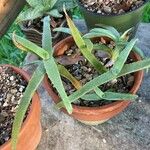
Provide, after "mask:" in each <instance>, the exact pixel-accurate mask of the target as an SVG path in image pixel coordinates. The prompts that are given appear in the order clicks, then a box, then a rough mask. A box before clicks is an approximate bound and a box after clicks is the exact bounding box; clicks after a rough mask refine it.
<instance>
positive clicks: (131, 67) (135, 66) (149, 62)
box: [117, 58, 150, 77]
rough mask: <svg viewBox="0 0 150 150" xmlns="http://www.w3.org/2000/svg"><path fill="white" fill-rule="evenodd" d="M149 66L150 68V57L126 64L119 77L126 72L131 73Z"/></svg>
mask: <svg viewBox="0 0 150 150" xmlns="http://www.w3.org/2000/svg"><path fill="white" fill-rule="evenodd" d="M147 68H150V58H148V59H145V60H142V61H138V62H134V63H130V64H126V65H124V67H123V69H122V70H121V72H120V73H119V75H118V76H117V77H121V76H124V75H126V74H130V73H133V72H137V71H140V70H144V69H147Z"/></svg>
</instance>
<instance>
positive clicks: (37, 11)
mask: <svg viewBox="0 0 150 150" xmlns="http://www.w3.org/2000/svg"><path fill="white" fill-rule="evenodd" d="M42 10H43V8H42V7H36V8H34V9H33V8H29V9H27V10H25V11H24V12H22V13H21V14H20V15H19V16H18V18H17V20H16V21H17V23H20V22H23V21H28V20H34V19H36V18H38V17H41V16H42V15H43V13H42Z"/></svg>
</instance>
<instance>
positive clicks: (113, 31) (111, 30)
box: [96, 24, 120, 39]
mask: <svg viewBox="0 0 150 150" xmlns="http://www.w3.org/2000/svg"><path fill="white" fill-rule="evenodd" d="M96 26H99V27H101V28H104V29H107V30H109V31H110V32H111V33H112V34H114V35H115V36H116V37H117V38H118V39H119V38H120V33H119V32H118V31H117V30H116V29H115V28H114V27H111V26H107V25H105V24H97V25H96Z"/></svg>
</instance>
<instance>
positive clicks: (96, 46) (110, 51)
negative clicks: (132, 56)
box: [93, 44, 113, 56]
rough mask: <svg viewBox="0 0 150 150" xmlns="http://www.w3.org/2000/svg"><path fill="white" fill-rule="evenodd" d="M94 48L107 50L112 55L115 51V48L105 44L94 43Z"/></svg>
mask: <svg viewBox="0 0 150 150" xmlns="http://www.w3.org/2000/svg"><path fill="white" fill-rule="evenodd" d="M93 49H94V50H100V51H104V52H107V53H108V54H109V55H110V56H112V53H113V50H112V49H111V48H109V47H107V46H106V45H104V44H94V45H93Z"/></svg>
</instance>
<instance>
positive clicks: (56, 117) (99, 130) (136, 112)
mask: <svg viewBox="0 0 150 150" xmlns="http://www.w3.org/2000/svg"><path fill="white" fill-rule="evenodd" d="M82 28H83V26H82ZM83 29H84V28H83ZM137 37H138V38H139V42H138V45H139V47H141V48H142V50H143V51H144V53H145V55H146V56H147V57H148V56H150V24H141V25H140V27H139V29H138V32H137ZM39 92H40V96H41V101H42V117H41V120H42V127H43V134H42V139H41V142H40V144H39V146H38V148H37V150H150V73H147V74H146V75H145V78H144V81H143V84H142V86H141V89H140V90H139V92H138V93H139V96H140V97H139V98H138V100H137V101H136V102H134V103H132V104H131V105H130V106H129V107H128V108H127V109H126V110H125V111H124V112H122V113H121V114H119V115H118V116H116V117H115V118H113V119H111V120H109V121H108V122H106V123H104V124H102V125H98V126H87V125H84V124H82V123H80V122H78V121H76V120H74V119H72V118H71V117H69V116H67V115H65V114H63V113H62V112H60V111H58V110H56V109H55V108H54V104H53V102H52V100H51V98H50V97H49V96H48V94H47V92H46V91H45V90H44V88H43V87H40V89H39Z"/></svg>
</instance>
